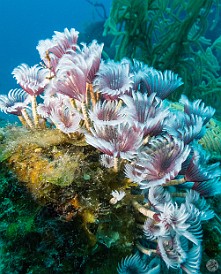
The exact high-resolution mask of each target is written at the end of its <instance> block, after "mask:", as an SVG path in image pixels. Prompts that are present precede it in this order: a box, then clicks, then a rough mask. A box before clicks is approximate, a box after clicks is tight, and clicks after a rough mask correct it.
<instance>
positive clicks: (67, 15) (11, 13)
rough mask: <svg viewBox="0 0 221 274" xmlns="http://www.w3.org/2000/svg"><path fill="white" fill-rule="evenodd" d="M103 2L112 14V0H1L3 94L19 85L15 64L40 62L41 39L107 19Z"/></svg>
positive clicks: (0, 84) (0, 81) (0, 79)
mask: <svg viewBox="0 0 221 274" xmlns="http://www.w3.org/2000/svg"><path fill="white" fill-rule="evenodd" d="M102 5H103V7H104V8H105V12H106V14H107V15H108V13H109V10H110V5H111V0H102V1H101V0H99V1H97V0H89V1H87V0H65V1H64V2H62V1H59V0H39V1H33V0H31V1H28V0H7V1H3V0H2V1H0V35H1V44H0V49H1V50H0V60H1V61H0V93H1V94H7V93H8V91H9V90H10V89H12V88H16V87H18V86H17V84H16V81H15V80H14V79H13V77H12V75H11V72H12V70H13V69H14V68H15V67H17V66H18V65H20V64H21V63H26V64H28V65H30V66H32V65H34V64H37V63H39V62H40V58H39V55H38V52H37V50H36V46H37V44H38V41H39V40H42V39H47V38H51V36H52V35H53V32H54V31H61V32H62V31H63V30H64V28H66V27H67V28H75V29H76V30H78V31H79V32H83V31H84V29H85V27H87V26H88V25H90V24H91V23H94V22H96V21H101V20H104V17H105V12H104V10H103V8H102ZM0 115H1V116H0V117H2V116H3V117H6V116H5V115H4V114H2V113H1V114H0ZM8 118H10V117H8V116H7V119H8ZM11 118H12V117H11Z"/></svg>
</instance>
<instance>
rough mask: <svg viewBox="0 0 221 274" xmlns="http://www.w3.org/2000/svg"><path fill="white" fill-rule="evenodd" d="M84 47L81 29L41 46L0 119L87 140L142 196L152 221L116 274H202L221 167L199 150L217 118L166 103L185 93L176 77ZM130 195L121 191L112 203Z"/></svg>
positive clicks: (143, 210)
mask: <svg viewBox="0 0 221 274" xmlns="http://www.w3.org/2000/svg"><path fill="white" fill-rule="evenodd" d="M77 42H78V32H77V31H76V30H75V29H70V30H68V29H65V30H64V32H55V34H54V36H53V37H52V39H46V40H42V41H40V42H39V44H38V46H37V50H38V51H39V54H40V58H41V60H42V63H41V64H40V65H35V66H32V67H29V66H28V65H26V64H21V65H20V66H18V67H17V68H15V69H14V70H13V72H12V74H13V77H14V78H15V79H16V80H17V83H18V84H19V85H20V88H17V89H14V90H10V91H9V94H8V96H6V95H0V109H1V111H3V112H5V113H8V114H13V115H17V116H18V118H19V119H20V120H21V122H22V124H23V125H24V126H25V127H27V128H28V129H30V130H38V129H42V128H45V127H51V128H53V127H55V128H57V129H59V130H60V131H62V132H63V133H64V134H67V135H68V136H69V137H70V138H72V136H74V135H76V134H77V135H79V136H83V138H85V141H86V143H87V144H89V145H91V146H93V147H94V148H96V149H97V150H98V151H100V152H101V157H100V161H101V164H102V165H103V166H104V167H106V168H112V169H113V170H114V171H115V172H119V170H121V171H122V170H124V173H125V177H126V178H128V180H130V181H131V182H133V183H134V184H135V185H136V186H137V187H139V189H140V191H141V192H142V194H143V196H144V201H143V203H142V204H141V203H138V202H137V201H133V202H132V204H133V207H134V209H135V210H137V211H138V212H140V214H142V215H143V216H144V217H145V219H146V221H145V222H144V224H143V225H141V227H140V228H141V230H142V231H143V238H142V240H141V241H140V242H139V243H137V245H136V252H135V253H134V255H130V256H128V257H126V258H125V259H122V261H121V263H119V266H118V273H162V272H160V271H161V267H163V266H162V264H164V265H165V266H167V267H171V268H182V269H183V270H184V271H185V272H186V273H191V274H194V273H199V268H200V261H201V256H202V248H201V243H202V225H201V224H202V222H203V221H207V220H209V219H210V218H212V217H213V215H214V213H213V211H212V210H211V209H210V208H209V206H208V205H207V203H206V200H205V198H204V197H210V196H213V195H216V194H218V193H220V188H221V187H220V175H221V171H220V168H219V163H210V162H209V156H208V155H207V153H206V151H205V150H204V149H203V148H202V146H201V145H200V144H199V142H198V141H199V140H200V138H202V137H203V135H204V133H205V130H206V124H207V122H208V121H209V120H210V118H211V117H212V116H213V114H214V112H215V111H214V109H213V108H212V107H208V106H205V105H204V103H203V102H202V101H201V100H195V101H193V102H191V101H189V99H188V98H187V97H186V96H184V95H182V96H181V99H180V101H179V102H178V103H171V102H170V101H169V100H168V99H166V98H167V97H168V95H170V94H171V93H172V92H173V91H174V90H175V89H177V88H178V87H180V86H181V85H182V84H183V82H182V79H181V78H180V77H179V76H178V75H177V74H175V73H173V72H172V71H164V72H161V71H158V70H156V69H154V68H153V67H149V66H148V65H146V64H144V63H142V62H140V61H137V60H129V59H126V58H125V59H123V60H121V61H120V62H114V61H112V60H107V61H103V60H102V58H101V55H102V49H103V44H98V43H97V42H96V41H93V42H92V43H91V44H90V45H86V44H83V43H82V44H81V45H78V43H77ZM124 195H125V193H124V192H118V191H114V192H113V196H114V197H113V198H112V203H113V204H114V203H117V202H120V200H121V199H124ZM133 271H134V272H133Z"/></svg>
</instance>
